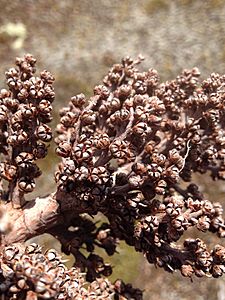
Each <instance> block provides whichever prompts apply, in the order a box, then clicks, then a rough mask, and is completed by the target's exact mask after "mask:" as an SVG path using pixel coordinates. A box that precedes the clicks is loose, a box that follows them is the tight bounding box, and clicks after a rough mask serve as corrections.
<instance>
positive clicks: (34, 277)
mask: <svg viewBox="0 0 225 300" xmlns="http://www.w3.org/2000/svg"><path fill="white" fill-rule="evenodd" d="M0 270H1V275H0V276H1V283H0V294H2V295H3V294H4V296H5V297H7V298H6V299H12V298H10V297H13V298H14V297H15V296H16V299H27V300H28V299H65V300H68V299H75V298H76V299H93V300H94V299H110V298H111V297H110V296H112V295H113V294H114V287H113V285H112V284H111V283H110V282H109V281H108V280H107V279H98V280H96V281H94V282H92V283H91V284H89V286H88V287H86V288H85V287H84V285H85V284H86V281H85V279H84V274H82V273H81V272H80V271H79V269H77V268H71V269H68V268H67V267H66V266H65V265H64V264H63V260H62V258H61V257H60V256H59V254H58V253H57V252H56V251H55V250H54V249H50V250H47V251H46V252H45V253H44V254H43V253H42V250H41V248H40V247H39V246H38V245H36V244H30V245H29V246H27V247H25V248H24V247H23V246H22V245H20V244H19V245H13V246H8V247H5V248H4V251H3V253H1V256H0ZM31 296H32V297H31Z"/></svg>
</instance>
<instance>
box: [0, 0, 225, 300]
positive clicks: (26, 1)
mask: <svg viewBox="0 0 225 300" xmlns="http://www.w3.org/2000/svg"><path fill="white" fill-rule="evenodd" d="M0 12H1V13H0V79H1V82H2V85H1V87H2V88H3V87H4V72H5V70H6V69H7V68H9V67H11V66H12V65H13V63H14V60H15V57H16V56H21V55H23V54H24V53H26V52H29V53H32V54H33V55H34V56H35V57H36V58H37V60H38V65H37V67H38V70H39V71H40V70H42V69H47V70H49V71H51V72H52V73H53V74H54V76H55V78H56V83H55V91H56V100H55V111H54V114H55V120H54V122H53V124H52V126H54V125H55V124H56V123H57V120H58V114H57V112H58V110H59V108H60V107H63V106H65V105H66V103H67V102H68V100H69V99H70V97H71V96H73V95H75V94H77V93H81V92H83V93H85V94H86V95H87V96H89V95H91V93H92V89H93V87H94V86H95V85H96V84H99V83H100V81H101V79H102V78H103V76H104V74H105V73H106V72H107V70H108V68H109V67H110V66H111V65H112V64H113V63H116V62H120V60H121V58H122V57H124V56H127V55H129V56H132V57H137V55H138V54H139V53H141V54H142V55H144V56H145V58H146V59H145V61H144V63H143V66H142V68H143V70H144V69H145V68H146V69H148V68H150V67H151V68H155V69H157V70H158V72H159V74H160V77H161V79H162V80H167V79H172V78H174V77H175V76H177V75H178V73H180V72H181V70H182V69H183V68H192V67H194V66H197V67H199V69H200V70H201V72H202V77H203V78H204V77H207V76H208V75H209V74H210V73H211V72H218V73H224V70H225V0H204V1H203V0H170V1H169V0H138V1H135V0H133V1H132V0H114V1H110V0H92V1H91V0H61V1H60V0H58V1H57V0H12V1H8V0H0ZM49 152H50V156H49V157H48V158H47V160H44V161H43V162H41V163H40V165H41V168H42V170H43V173H44V175H43V176H42V178H41V179H40V180H39V183H38V187H39V188H38V189H37V190H36V192H35V193H36V195H40V193H41V195H43V193H44V194H45V193H48V192H50V191H52V190H53V189H54V179H53V173H54V170H55V168H56V163H57V158H56V157H55V155H54V146H51V147H50V151H49ZM196 180H197V181H198V182H199V184H200V185H201V189H202V190H203V191H204V192H205V193H206V195H207V196H208V197H209V199H210V200H215V201H219V200H220V201H222V200H223V199H224V196H225V188H224V185H222V184H221V183H217V182H216V183H213V184H212V183H211V180H210V179H209V178H207V177H206V176H204V178H201V177H198V178H196ZM33 196H34V195H33ZM195 234H196V233H195V232H193V235H195ZM204 239H205V240H206V241H207V242H208V243H219V242H220V243H221V241H219V240H218V239H217V238H215V237H214V238H212V237H211V236H210V235H205V236H204ZM38 242H39V243H41V244H42V245H43V246H44V247H56V248H58V249H59V245H58V244H57V243H56V242H55V241H54V240H53V239H52V238H50V237H49V236H43V237H41V238H39V240H38ZM119 252H120V254H118V255H116V256H115V257H114V258H108V257H105V259H106V261H109V262H112V264H113V265H114V266H115V267H114V275H113V278H112V279H116V278H117V277H121V278H124V279H125V280H126V281H127V282H132V283H133V284H134V285H135V286H138V287H139V288H141V289H143V290H145V299H158V300H168V299H169V300H170V299H171V300H173V299H181V300H189V299H196V300H203V299H211V300H224V299H225V286H224V284H225V280H224V279H219V280H215V279H211V278H207V279H198V278H193V282H191V281H190V280H189V279H185V278H183V277H182V276H181V275H180V274H176V273H175V274H169V273H165V272H164V271H162V270H160V269H155V267H154V266H151V265H149V264H147V263H146V262H145V260H144V258H143V257H142V255H140V254H137V253H134V252H133V251H132V249H130V248H129V247H127V246H125V245H123V244H122V245H121V246H120V247H119ZM68 264H72V261H71V260H69V262H68Z"/></svg>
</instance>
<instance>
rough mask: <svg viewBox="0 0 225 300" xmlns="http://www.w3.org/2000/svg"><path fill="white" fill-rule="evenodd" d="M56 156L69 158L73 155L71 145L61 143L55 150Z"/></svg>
mask: <svg viewBox="0 0 225 300" xmlns="http://www.w3.org/2000/svg"><path fill="white" fill-rule="evenodd" d="M55 152H56V154H58V155H59V156H61V157H68V156H70V153H71V145H70V143H68V142H65V141H64V142H61V143H59V145H58V147H57V148H56V150H55Z"/></svg>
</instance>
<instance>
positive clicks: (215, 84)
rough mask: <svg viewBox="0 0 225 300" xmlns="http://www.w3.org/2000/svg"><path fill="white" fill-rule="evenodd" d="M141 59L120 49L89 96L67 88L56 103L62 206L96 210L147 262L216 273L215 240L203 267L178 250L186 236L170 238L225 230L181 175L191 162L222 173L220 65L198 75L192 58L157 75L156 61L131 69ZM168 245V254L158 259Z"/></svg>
mask: <svg viewBox="0 0 225 300" xmlns="http://www.w3.org/2000/svg"><path fill="white" fill-rule="evenodd" d="M141 61H142V57H139V58H138V59H137V60H132V59H131V58H129V57H127V58H125V59H123V60H122V62H121V64H116V65H114V66H113V67H112V68H111V69H110V71H109V73H108V75H107V76H106V77H105V78H104V80H103V84H102V85H98V86H96V87H95V88H94V96H92V97H90V99H86V97H85V96H84V95H83V94H79V95H77V96H74V97H72V98H71V101H70V102H69V105H68V106H67V107H65V108H63V109H62V110H61V111H60V116H61V120H60V124H59V125H58V126H57V132H58V136H57V138H56V143H57V145H58V147H57V149H56V152H57V154H58V155H59V156H61V157H62V161H61V163H60V165H59V170H58V171H57V173H56V181H57V183H58V193H59V197H58V199H59V202H60V205H61V209H62V211H69V210H71V209H72V210H75V211H79V209H80V210H81V211H82V210H83V211H84V212H85V211H86V212H88V213H91V214H96V213H97V212H99V211H100V212H102V213H104V214H105V215H106V216H107V217H108V220H109V222H110V226H111V228H112V231H113V232H114V235H115V236H117V237H118V238H119V239H125V240H126V242H127V243H128V244H130V245H133V246H135V248H136V250H137V251H142V252H143V253H145V255H146V256H147V257H148V260H149V262H152V263H155V264H158V265H160V266H163V267H164V268H165V269H167V270H170V271H171V270H175V269H180V270H181V271H182V270H183V269H184V267H182V266H186V265H188V266H189V267H188V268H192V270H193V272H192V273H194V272H195V271H194V270H198V269H201V270H202V274H212V275H213V276H215V277H217V276H218V274H220V271H218V272H217V273H216V271H215V269H216V268H217V267H215V266H222V267H221V268H220V267H218V268H220V270H221V274H222V273H223V271H224V267H223V266H224V260H223V259H222V258H220V259H218V257H216V258H215V255H214V253H215V250H213V251H212V252H207V253H209V254H207V255H209V256H210V257H211V265H210V266H207V268H206V269H204V267H203V264H201V263H199V261H198V259H197V256H196V255H197V254H194V252H193V253H192V255H191V254H190V255H186V256H185V255H184V254H183V253H187V252H189V250H187V249H186V248H185V247H186V246H184V248H183V250H180V248H179V247H178V246H176V245H173V243H174V242H176V241H178V240H179V238H180V237H181V236H182V235H183V233H184V232H185V231H186V230H187V229H188V228H190V227H194V226H195V227H197V229H199V230H200V231H203V232H205V231H207V230H209V231H211V232H217V233H218V235H219V236H220V237H224V229H225V224H224V219H223V218H222V212H223V209H222V207H221V206H220V205H219V204H218V203H214V204H212V203H211V202H210V201H208V200H207V199H205V198H204V196H203V195H202V194H201V193H200V192H199V190H198V187H197V186H196V185H195V184H192V183H191V184H189V185H188V186H187V185H186V184H182V185H181V183H182V182H183V183H185V182H188V181H191V180H192V173H196V172H197V173H201V174H204V173H206V172H208V171H209V172H210V174H211V176H212V178H213V179H214V180H216V179H225V175H224V174H225V150H224V149H225V147H224V145H225V138H224V137H225V75H222V76H221V75H219V74H216V73H213V74H211V75H210V77H209V78H208V79H207V80H204V81H202V82H200V80H199V77H200V72H199V70H198V69H197V68H193V69H192V70H184V71H183V72H182V74H181V75H180V76H177V78H176V79H174V80H171V81H167V82H165V83H160V81H159V76H158V73H157V71H155V70H153V69H149V70H148V71H147V72H140V71H139V70H138V69H137V65H138V64H139V63H140V62H141ZM193 243H194V242H193ZM196 243H197V244H198V240H196ZM171 245H173V246H171ZM203 248H204V247H203ZM196 249H197V246H196V248H195V250H196ZM182 251H183V252H182ZM196 251H198V250H196ZM168 252H171V253H172V254H171V256H172V258H171V257H170V258H168V257H167V258H165V259H164V260H165V262H164V263H162V262H161V260H160V257H162V256H163V257H164V256H165V255H164V254H165V253H167V254H168ZM204 255H205V254H204ZM207 255H206V256H207ZM190 257H191V259H190ZM171 261H172V263H171ZM195 273H197V271H196V272H195ZM182 274H185V272H184V271H182ZM189 274H190V273H189Z"/></svg>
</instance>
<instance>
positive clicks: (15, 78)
mask: <svg viewBox="0 0 225 300" xmlns="http://www.w3.org/2000/svg"><path fill="white" fill-rule="evenodd" d="M35 63H36V60H35V59H34V58H33V56H32V55H29V54H27V55H25V56H24V58H17V59H16V68H11V69H9V70H8V71H7V72H6V73H5V76H6V83H7V85H8V87H9V89H8V90H6V89H2V90H1V92H0V153H1V155H3V156H4V159H3V161H2V162H1V164H0V177H1V181H2V180H6V181H8V182H9V189H8V192H7V193H4V192H2V196H1V197H2V198H3V199H6V200H12V199H13V198H15V197H18V195H19V197H23V195H24V194H25V193H29V192H32V191H33V189H34V187H35V178H36V177H38V176H40V174H41V171H40V170H39V168H38V167H37V165H36V164H35V163H34V162H35V160H37V159H40V158H44V157H45V156H46V154H47V146H46V143H48V142H49V141H50V140H51V139H52V132H51V129H50V127H49V126H48V125H47V123H49V122H50V121H51V120H52V116H51V112H52V105H51V103H52V102H53V100H54V97H55V93H54V90H53V87H52V84H53V81H54V78H53V76H52V75H51V74H50V73H49V72H47V71H43V72H41V73H40V75H39V76H35V71H36V70H35ZM1 186H4V183H1Z"/></svg>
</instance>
